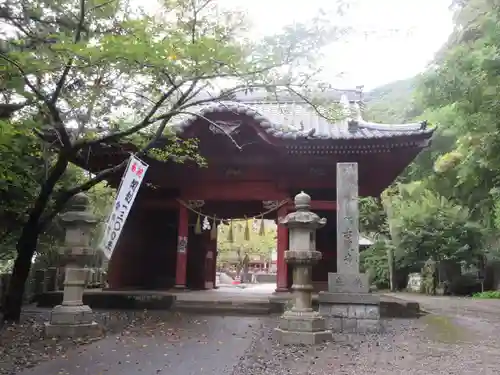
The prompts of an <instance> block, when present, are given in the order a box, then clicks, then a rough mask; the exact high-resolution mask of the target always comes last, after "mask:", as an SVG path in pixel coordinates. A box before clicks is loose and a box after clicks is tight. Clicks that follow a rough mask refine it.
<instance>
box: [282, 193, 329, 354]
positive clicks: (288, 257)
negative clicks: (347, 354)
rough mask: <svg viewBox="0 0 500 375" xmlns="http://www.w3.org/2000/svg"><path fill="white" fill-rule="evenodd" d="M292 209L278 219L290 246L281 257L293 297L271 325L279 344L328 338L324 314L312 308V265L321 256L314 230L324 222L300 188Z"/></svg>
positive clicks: (301, 342)
mask: <svg viewBox="0 0 500 375" xmlns="http://www.w3.org/2000/svg"><path fill="white" fill-rule="evenodd" d="M294 202H295V208H296V212H292V213H290V214H288V215H287V216H286V217H284V218H283V219H281V220H280V224H281V225H285V226H286V227H287V228H288V229H289V233H290V249H289V250H288V251H286V252H285V261H286V262H287V264H288V265H289V267H292V271H293V285H292V289H293V290H294V295H295V301H294V305H293V307H292V308H291V309H290V310H288V311H286V312H285V313H284V314H283V315H282V316H281V320H280V324H279V327H278V328H276V329H275V334H276V338H277V339H278V341H279V342H281V343H282V344H285V345H286V344H317V343H321V342H324V341H328V340H331V339H332V333H331V331H328V330H326V322H325V320H324V318H323V317H322V316H321V315H320V314H319V313H318V312H316V311H314V310H313V309H312V292H313V286H312V277H311V276H312V275H311V274H312V266H313V265H314V264H316V263H317V262H318V261H319V260H321V252H319V251H316V230H317V229H319V228H321V227H323V226H324V225H325V224H326V219H324V218H320V217H319V216H318V215H316V214H315V213H314V212H311V211H310V210H309V209H310V207H311V197H310V196H309V195H307V194H306V193H304V192H301V193H300V194H297V195H296V196H295V200H294Z"/></svg>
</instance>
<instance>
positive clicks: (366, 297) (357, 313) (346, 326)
mask: <svg viewBox="0 0 500 375" xmlns="http://www.w3.org/2000/svg"><path fill="white" fill-rule="evenodd" d="M337 206H338V209H337V272H335V273H328V292H321V293H320V295H319V302H320V308H319V312H320V313H321V314H322V315H323V316H325V317H326V318H327V320H328V323H329V326H330V328H331V329H332V330H333V331H340V332H363V331H378V330H379V328H380V308H379V305H380V299H379V297H378V296H376V295H373V294H371V293H369V285H368V275H366V274H363V273H360V271H359V209H358V164H357V163H338V164H337Z"/></svg>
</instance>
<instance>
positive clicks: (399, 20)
mask: <svg viewBox="0 0 500 375" xmlns="http://www.w3.org/2000/svg"><path fill="white" fill-rule="evenodd" d="M132 1H133V2H135V3H136V4H141V6H143V7H145V8H149V9H154V8H155V5H154V4H157V2H156V1H157V0H132ZM217 1H218V2H219V3H220V4H221V5H222V6H223V7H224V8H228V7H229V8H237V9H238V10H244V11H245V13H246V14H247V16H248V19H249V20H250V22H251V23H252V25H253V33H254V34H255V36H260V35H266V34H272V33H275V32H277V31H279V29H280V28H281V27H283V26H285V25H287V24H290V23H293V22H306V21H307V20H308V19H310V18H311V17H314V15H316V14H317V13H318V11H319V10H320V9H324V10H327V11H328V10H332V8H333V6H334V5H332V4H334V3H335V2H336V1H338V0H217ZM343 1H344V2H346V3H349V4H351V6H350V9H349V11H348V12H347V15H345V16H343V17H342V18H341V20H342V23H345V24H348V25H350V26H353V27H354V28H356V29H357V30H371V32H370V33H369V35H368V37H366V38H365V37H361V36H358V37H356V38H353V37H350V38H349V39H348V40H346V41H345V42H344V43H335V44H334V45H332V46H331V48H328V50H327V51H326V52H327V56H326V58H325V59H324V61H322V62H321V65H322V66H323V67H324V77H322V78H323V79H324V80H326V81H328V82H330V83H332V84H334V85H335V86H337V87H338V88H354V87H355V86H357V85H364V86H365V90H370V89H372V88H374V87H377V86H379V85H383V84H384V83H388V82H392V81H395V80H399V79H404V78H409V77H411V76H414V75H415V74H417V73H419V72H421V71H423V70H424V69H425V67H426V65H427V64H428V63H429V62H430V61H431V60H432V58H433V56H434V54H435V53H436V52H437V51H438V49H439V48H440V47H441V46H442V45H443V44H444V43H445V42H446V40H447V38H448V35H449V34H450V33H451V31H452V28H453V24H452V14H451V12H450V10H449V5H450V3H451V0H343ZM332 22H337V21H336V20H332ZM389 30H397V31H396V32H388V31H389ZM340 73H342V74H341V75H340ZM339 75H340V76H339Z"/></svg>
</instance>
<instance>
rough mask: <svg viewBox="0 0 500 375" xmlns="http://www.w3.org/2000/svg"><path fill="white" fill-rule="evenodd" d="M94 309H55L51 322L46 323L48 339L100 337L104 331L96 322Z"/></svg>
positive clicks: (62, 307)
mask: <svg viewBox="0 0 500 375" xmlns="http://www.w3.org/2000/svg"><path fill="white" fill-rule="evenodd" d="M93 319H94V314H93V312H92V309H91V308H90V307H89V306H87V305H80V306H65V305H59V306H56V307H54V309H53V310H52V313H51V316H50V322H47V323H45V335H46V336H48V337H98V336H100V335H101V334H102V329H101V327H100V326H99V324H97V323H96V322H94V320H93Z"/></svg>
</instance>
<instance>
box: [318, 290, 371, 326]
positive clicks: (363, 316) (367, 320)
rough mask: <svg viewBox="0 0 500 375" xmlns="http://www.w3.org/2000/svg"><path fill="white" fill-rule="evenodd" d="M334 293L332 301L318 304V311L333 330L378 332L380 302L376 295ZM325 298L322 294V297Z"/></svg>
mask: <svg viewBox="0 0 500 375" xmlns="http://www.w3.org/2000/svg"><path fill="white" fill-rule="evenodd" d="M370 297H371V296H369V295H368V296H365V295H364V296H355V295H353V294H345V295H339V294H337V295H335V296H333V298H332V301H329V302H328V303H324V302H326V301H322V303H320V305H319V313H320V314H321V315H323V317H324V318H325V319H326V321H327V328H328V329H331V330H332V331H333V332H343V333H355V332H379V331H380V303H379V300H378V299H377V298H376V296H373V300H371V299H370ZM325 298H327V295H323V296H322V299H325Z"/></svg>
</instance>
